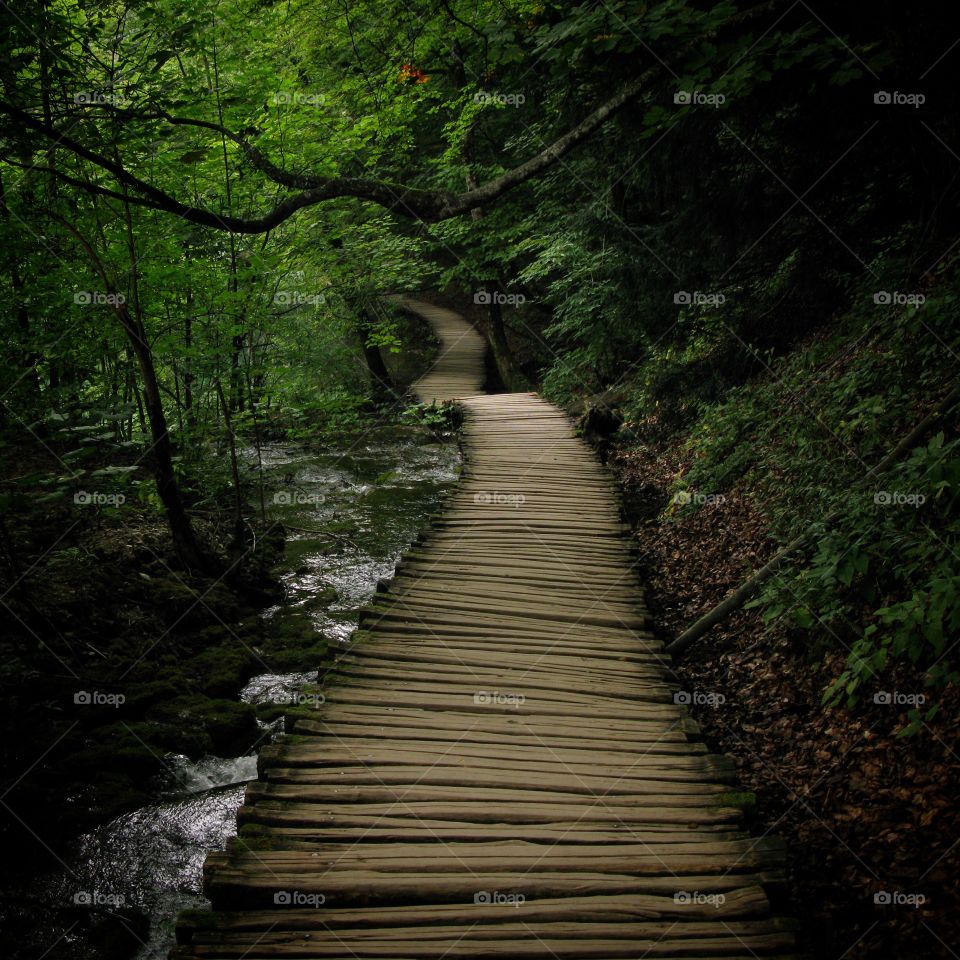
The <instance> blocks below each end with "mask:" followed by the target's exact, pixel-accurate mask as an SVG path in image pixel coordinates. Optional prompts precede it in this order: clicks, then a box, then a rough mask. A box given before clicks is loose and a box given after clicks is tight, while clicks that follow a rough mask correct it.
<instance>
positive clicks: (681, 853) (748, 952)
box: [175, 302, 794, 960]
mask: <svg viewBox="0 0 960 960" xmlns="http://www.w3.org/2000/svg"><path fill="white" fill-rule="evenodd" d="M408 306H409V307H410V308H411V309H414V310H416V311H417V312H419V313H421V314H422V315H423V316H425V317H426V318H427V319H428V320H429V321H430V322H431V323H432V324H433V326H434V328H435V329H436V331H437V333H438V336H439V337H440V339H441V342H442V349H441V353H440V356H439V359H438V360H437V363H436V365H435V367H434V369H433V370H432V371H431V372H430V373H428V374H427V376H425V377H424V378H423V379H422V380H421V381H420V382H419V383H418V384H417V386H416V390H417V393H418V394H419V395H420V397H421V398H422V399H423V400H425V401H430V400H434V399H436V400H450V399H454V398H457V399H458V400H459V402H460V403H461V404H462V405H463V407H464V409H465V415H466V425H465V429H464V442H465V453H466V471H465V475H464V477H463V478H462V479H461V481H460V484H459V486H458V487H457V489H456V492H455V493H454V495H453V496H452V497H451V498H450V499H449V500H448V502H447V504H446V508H445V510H444V511H443V513H442V515H441V517H440V519H438V520H436V521H435V522H434V523H433V526H432V529H431V531H430V532H429V535H427V536H425V537H421V538H420V540H418V542H417V544H415V546H414V548H413V549H412V550H411V551H410V552H409V553H408V554H407V555H406V556H405V558H404V560H403V562H402V563H401V565H400V566H399V568H398V570H397V574H396V577H395V578H394V580H392V581H391V583H390V584H389V587H388V589H387V590H386V591H384V592H381V593H380V594H378V597H377V600H376V602H375V603H374V604H373V605H372V606H371V607H370V608H369V609H368V611H367V612H366V614H365V616H364V620H363V624H362V626H363V629H362V630H361V631H359V632H358V634H357V641H358V642H356V643H355V644H354V645H353V646H352V647H351V648H350V650H349V651H348V652H347V653H346V654H345V655H344V656H343V657H342V658H341V659H340V660H339V661H338V664H337V667H336V671H335V673H334V675H332V676H331V677H330V678H329V682H328V684H327V686H326V687H325V688H324V690H325V694H326V703H325V705H324V706H323V707H321V708H320V710H319V711H318V712H317V716H316V719H310V720H304V719H301V720H299V721H298V722H297V724H296V728H295V734H296V736H294V737H290V738H288V740H287V741H285V742H284V743H283V744H282V745H279V746H275V747H269V748H267V749H265V750H263V751H262V752H261V755H260V780H259V781H258V782H256V783H253V784H251V785H250V787H249V788H248V790H247V797H246V802H245V805H244V806H243V808H242V809H241V811H240V814H239V821H240V824H241V838H240V839H239V840H237V841H235V842H234V843H233V844H231V846H230V848H229V849H228V850H227V851H226V852H225V853H214V854H210V855H209V857H208V859H207V863H206V867H205V880H206V890H207V895H208V896H209V897H210V899H211V900H212V902H213V910H214V912H213V913H210V914H203V915H191V916H186V917H184V919H183V921H182V922H181V925H180V927H179V929H178V939H179V943H180V946H179V947H178V948H177V950H176V951H175V956H177V957H180V958H187V957H191V958H199V957H209V958H224V960H226V958H230V960H241V958H250V960H253V958H268V957H269V958H281V957H283V958H287V957H326V958H337V960H349V958H354V960H356V958H363V960H368V958H383V960H388V958H389V960H401V958H435V960H443V958H449V960H454V958H527V957H537V958H571V960H572V958H596V960H601V958H610V960H612V958H641V957H648V958H654V957H657V958H663V957H683V958H687V960H694V958H707V957H726V958H743V960H748V958H757V957H771V956H776V957H786V956H790V955H792V951H793V949H794V936H793V932H792V927H791V925H790V924H789V923H788V922H787V921H784V920H781V919H779V918H776V917H773V916H771V911H770V906H769V902H768V899H767V893H766V890H767V889H768V888H769V887H770V885H776V884H780V883H781V882H782V869H783V848H782V846H781V845H780V844H779V843H777V842H776V841H773V840H771V839H760V840H757V839H751V838H750V837H749V836H747V835H746V834H745V833H743V832H742V831H741V828H740V811H739V810H738V809H737V808H736V807H735V806H732V805H731V800H732V799H733V797H732V794H731V786H730V784H731V782H732V780H733V770H732V768H731V765H730V763H729V762H728V761H727V760H725V758H723V757H718V756H715V755H712V754H709V753H708V752H707V751H706V748H705V747H704V746H703V744H701V743H700V742H699V741H698V740H697V739H696V733H697V729H696V726H695V724H694V723H693V722H692V721H691V720H690V719H689V718H688V716H687V711H686V708H685V707H683V706H678V705H677V704H675V703H674V698H673V692H674V690H675V689H676V688H675V686H673V685H672V684H671V682H670V680H669V679H668V664H667V662H666V658H665V657H664V655H663V654H662V652H661V644H660V643H659V642H658V641H656V640H655V639H654V638H653V637H652V635H651V634H650V633H649V632H648V631H647V630H646V628H645V624H646V621H647V617H646V611H645V610H644V608H643V604H642V601H641V600H640V599H639V598H640V596H641V593H640V589H639V585H638V582H637V579H636V575H635V572H634V569H633V560H632V556H631V548H630V540H629V539H628V537H627V536H626V533H627V530H626V528H625V527H624V525H623V524H621V523H620V522H619V518H618V507H617V497H616V493H615V490H614V487H613V484H612V482H611V480H610V478H609V477H608V475H607V474H606V472H605V471H604V469H603V468H602V467H601V466H600V465H599V464H598V462H597V461H596V459H595V458H594V457H593V455H592V454H591V452H590V450H589V449H588V448H587V447H586V446H585V445H584V444H583V443H582V442H581V441H580V440H579V439H578V438H577V437H576V436H575V434H574V431H573V429H572V427H571V424H570V422H569V421H568V420H567V418H566V417H565V416H564V415H563V413H561V411H559V410H558V409H557V408H556V407H553V406H551V405H550V404H548V403H546V402H544V401H543V400H541V399H540V398H538V397H537V396H536V395H535V394H528V393H523V394H506V395H499V396H485V395H481V394H479V392H478V391H479V390H480V389H481V384H482V379H483V355H484V343H483V340H482V339H481V337H480V336H479V335H478V334H477V333H476V332H475V331H474V330H473V329H472V328H471V327H470V326H469V325H468V324H467V323H466V322H465V321H464V320H463V319H462V318H460V317H459V316H458V315H457V314H455V313H452V312H451V311H447V310H441V309H439V308H436V307H431V306H428V305H426V304H420V303H415V302H408Z"/></svg>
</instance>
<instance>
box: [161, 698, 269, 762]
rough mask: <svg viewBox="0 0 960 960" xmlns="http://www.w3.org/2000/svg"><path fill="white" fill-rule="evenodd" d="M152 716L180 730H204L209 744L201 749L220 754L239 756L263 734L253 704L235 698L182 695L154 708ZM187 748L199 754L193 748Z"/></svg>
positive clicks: (192, 753)
mask: <svg viewBox="0 0 960 960" xmlns="http://www.w3.org/2000/svg"><path fill="white" fill-rule="evenodd" d="M151 719H154V720H157V721H160V722H162V723H164V724H166V725H169V726H172V727H175V728H176V729H178V730H198V731H202V732H203V734H204V735H205V739H206V740H207V741H208V745H207V747H206V749H205V750H203V751H201V753H204V752H209V753H215V754H217V755H218V756H225V757H230V756H239V755H240V754H242V753H245V752H246V751H247V750H249V749H250V747H251V746H252V745H253V744H254V743H255V742H256V741H257V739H258V737H259V735H260V728H259V727H258V726H257V720H256V712H255V711H254V709H253V707H252V706H251V705H250V704H249V703H237V702H236V701H233V700H222V699H217V700H211V699H208V698H207V697H203V696H193V697H179V698H178V699H176V700H174V701H172V702H170V703H168V704H163V705H161V706H158V707H157V708H155V709H154V710H153V711H152V712H151ZM184 752H188V753H189V754H190V755H191V756H198V755H200V754H198V753H197V752H195V751H194V750H191V751H184Z"/></svg>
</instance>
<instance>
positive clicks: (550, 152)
mask: <svg viewBox="0 0 960 960" xmlns="http://www.w3.org/2000/svg"><path fill="white" fill-rule="evenodd" d="M780 2H782V0H767V2H764V3H761V4H758V5H757V6H755V7H751V8H749V9H747V10H745V11H742V12H741V13H739V14H736V15H735V16H733V17H731V18H730V19H729V20H727V21H726V22H725V23H724V24H723V25H722V26H723V27H729V26H731V25H733V24H735V23H740V22H742V21H744V20H747V19H752V18H754V17H756V16H758V15H760V14H762V13H764V12H766V11H768V10H770V9H772V8H773V7H775V6H777V5H778V3H780ZM713 33H716V31H713ZM713 33H712V34H710V35H713ZM706 36H707V35H706V34H704V35H701V36H698V37H697V38H695V40H693V41H690V42H688V43H686V44H683V45H681V46H680V48H679V49H678V50H677V51H675V53H674V54H673V57H671V58H669V59H676V57H678V56H679V55H680V54H682V53H684V52H687V51H688V50H689V49H691V48H693V47H694V46H696V45H697V44H699V43H701V42H702V41H703V40H704V39H705V37H706ZM668 62H669V61H668V58H664V59H662V60H660V61H659V62H658V63H656V64H654V65H653V66H652V67H649V68H648V69H647V70H645V71H644V72H643V73H642V74H640V76H638V77H636V78H635V79H633V80H631V81H629V82H628V83H626V84H625V85H624V86H623V87H621V88H620V90H619V91H618V92H617V93H615V94H614V95H613V96H612V97H610V98H609V99H608V100H606V101H605V102H604V103H602V104H601V105H600V106H599V107H597V108H596V109H595V110H593V111H592V112H591V113H590V114H589V115H588V116H586V117H585V118H584V119H583V120H581V121H580V123H578V124H577V125H576V126H574V127H573V128H572V129H571V130H569V131H567V133H565V134H564V135H563V136H561V137H559V138H557V139H556V140H554V141H553V143H551V144H549V145H548V146H546V147H545V148H544V149H543V150H541V151H540V152H539V153H538V154H536V155H535V156H533V157H531V158H530V159H529V160H526V161H525V162H524V163H521V164H520V165H519V166H517V167H514V168H513V169H512V170H508V171H506V172H505V173H503V174H501V175H500V176H499V177H496V178H494V179H493V180H489V181H487V182H486V183H484V184H481V185H480V186H477V187H473V188H471V189H468V190H466V191H464V192H462V193H452V192H447V191H442V190H423V189H420V188H416V187H408V186H404V185H401V184H395V183H390V182H389V181H386V180H375V179H372V178H364V177H317V176H310V175H307V174H293V173H290V172H288V171H286V170H283V169H282V168H280V167H277V166H276V165H275V164H273V163H272V162H271V161H270V160H269V158H267V157H266V156H265V155H264V154H263V153H262V152H261V151H259V150H257V148H256V147H254V146H253V145H252V144H250V143H248V142H247V141H246V140H245V139H244V138H243V137H241V136H240V135H239V134H235V133H233V132H231V131H229V130H227V129H226V128H224V127H222V126H221V125H220V124H216V123H212V122H210V121H207V120H193V119H190V118H184V117H174V116H171V115H169V114H167V113H165V112H163V111H158V112H157V114H156V116H158V117H160V118H162V119H164V120H165V121H166V122H168V123H170V124H172V125H179V126H194V127H199V128H201V129H207V130H210V131H212V132H216V133H218V134H222V135H224V136H226V137H228V138H229V139H230V140H231V141H232V142H234V143H236V144H237V145H238V146H239V147H240V148H241V149H242V150H243V151H244V153H245V154H246V156H247V158H248V159H249V160H250V163H251V164H252V165H253V166H254V167H255V168H256V169H257V170H259V171H260V172H261V173H263V174H264V176H266V177H268V178H269V179H270V180H272V181H273V182H275V183H277V184H279V185H281V186H285V187H290V188H292V189H296V190H299V192H298V193H296V194H294V195H293V196H290V197H287V198H286V199H284V200H281V201H279V202H278V203H277V204H276V205H275V206H274V207H273V208H272V209H271V210H270V211H269V212H267V213H266V214H264V215H263V216H262V217H257V218H254V219H252V220H246V219H242V218H240V217H234V216H230V215H224V214H218V213H215V212H213V211H210V210H206V209H203V208H201V207H191V206H187V205H186V204H183V203H180V201H178V200H177V199H176V198H175V197H173V196H171V195H170V194H168V193H166V192H165V191H163V190H160V189H158V188H157V187H155V186H153V185H152V184H149V183H147V182H146V181H144V180H141V179H140V178H139V177H137V176H136V175H135V174H133V173H131V172H130V171H129V170H127V169H126V168H125V167H124V166H123V165H122V164H120V163H117V162H115V161H113V160H111V159H110V158H108V157H105V156H103V155H102V154H100V153H97V152H96V151H94V150H91V149H89V148H88V147H85V146H84V145H83V144H81V143H79V142H78V141H77V140H74V139H73V138H72V137H70V136H69V135H68V134H67V133H65V132H62V131H59V130H57V129H56V128H55V127H53V126H51V125H49V124H47V123H45V122H43V121H42V120H39V119H38V118H36V117H34V116H33V115H32V114H30V113H28V112H27V111H25V110H22V109H21V108H20V107H17V106H15V105H14V104H11V103H8V102H5V101H0V113H5V114H6V115H7V116H9V117H11V118H12V119H13V120H14V121H16V122H17V123H19V124H21V125H22V126H24V127H26V128H27V129H30V130H33V131H35V132H37V133H39V134H41V135H42V136H43V137H45V138H46V139H47V140H49V141H50V142H51V144H52V145H53V146H54V147H62V148H64V149H67V150H70V151H71V152H72V153H74V154H75V155H76V156H78V157H81V158H83V159H84V160H87V161H89V162H90V163H92V164H94V165H95V166H97V167H99V168H100V169H101V170H104V171H106V172H107V173H109V174H111V175H112V176H113V177H115V178H116V179H117V181H118V182H119V183H121V184H123V185H124V186H126V187H128V188H129V189H130V190H132V191H134V193H135V194H136V196H130V197H129V198H125V199H127V200H128V202H130V203H133V204H136V205H138V206H141V207H148V208H150V209H154V210H163V211H166V212H167V213H172V214H174V215H175V216H178V217H180V218H181V219H183V220H187V221H189V222H190V223H196V224H198V225H200V226H204V227H213V228H215V229H218V230H227V231H230V232H233V233H248V234H258V233H266V232H268V231H270V230H272V229H274V228H275V227H277V226H279V225H280V224H281V223H283V222H284V221H285V220H288V219H289V218H290V217H292V216H293V215H294V214H295V213H297V212H298V211H299V210H302V209H303V208H304V207H311V206H314V205H316V204H319V203H324V202H325V201H328V200H335V199H338V198H342V197H353V198H356V199H359V200H369V201H371V202H373V203H376V204H378V205H379V206H381V207H383V208H384V209H386V210H389V211H390V212H392V213H397V214H401V215H403V216H406V217H411V218H413V219H415V220H422V221H424V222H426V223H435V222H438V221H440V220H448V219H450V218H452V217H457V216H460V215H461V214H464V213H469V212H470V211H471V210H475V209H477V208H478V207H482V206H485V205H488V204H490V203H492V202H493V201H495V200H498V199H499V198H500V197H502V196H503V195H504V194H506V193H508V192H509V191H510V190H513V189H514V188H515V187H517V186H519V185H520V184H522V183H525V182H526V181H527V180H530V179H532V178H533V177H535V176H537V175H538V174H540V173H542V172H543V171H544V170H546V169H548V168H549V167H551V166H553V165H554V164H555V163H557V162H558V161H559V160H561V159H563V157H565V156H566V155H567V154H568V153H570V151H571V150H573V149H574V148H575V147H576V146H578V145H579V144H581V143H583V142H584V141H585V140H587V139H588V138H589V137H590V136H592V135H593V134H594V133H595V132H596V131H597V130H598V129H600V127H602V126H603V125H604V124H605V123H607V121H609V120H610V119H611V118H612V117H613V116H614V115H615V114H617V113H618V112H619V111H620V110H622V109H623V108H624V106H626V104H628V103H629V102H630V101H631V100H632V99H633V98H634V97H636V96H637V95H638V94H640V93H641V92H642V91H643V89H644V88H645V87H646V86H647V85H648V84H649V83H650V81H651V80H653V79H654V78H655V77H656V75H657V74H658V73H659V72H660V71H661V69H662V68H663V66H664V65H665V64H666V63H668ZM148 116H149V115H148ZM47 169H48V172H51V173H53V174H54V175H55V176H57V177H59V178H60V179H61V180H64V181H65V182H67V183H69V184H70V185H71V186H75V187H80V188H82V189H84V190H87V191H89V192H91V193H96V194H98V195H100V196H108V197H116V196H117V194H115V193H113V192H112V191H110V190H108V189H107V188H104V187H99V186H96V185H94V184H86V183H84V182H83V181H80V180H77V179H75V178H72V177H70V176H69V175H66V174H63V173H61V172H60V171H59V170H52V169H50V168H47Z"/></svg>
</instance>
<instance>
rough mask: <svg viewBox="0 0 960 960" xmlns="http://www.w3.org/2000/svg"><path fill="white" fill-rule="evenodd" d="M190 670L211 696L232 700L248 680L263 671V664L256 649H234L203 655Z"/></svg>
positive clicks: (199, 685)
mask: <svg viewBox="0 0 960 960" xmlns="http://www.w3.org/2000/svg"><path fill="white" fill-rule="evenodd" d="M187 669H188V670H189V672H190V673H191V675H192V676H193V677H194V679H195V680H196V682H197V686H198V688H199V689H200V690H201V691H202V692H203V693H205V694H206V695H207V696H208V697H215V698H224V699H229V698H231V697H236V695H237V693H238V692H239V691H240V690H241V689H242V688H243V686H244V684H245V683H246V682H247V680H249V679H250V677H252V676H253V675H254V674H255V673H257V672H258V671H259V670H260V669H261V663H260V659H259V658H258V657H257V655H256V654H255V653H254V652H253V650H251V649H249V648H246V647H237V646H234V647H233V648H230V649H216V650H208V651H207V652H206V653H201V654H200V655H199V656H196V657H194V658H193V660H192V661H191V662H190V663H189V664H188V666H187Z"/></svg>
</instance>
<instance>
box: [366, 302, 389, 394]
mask: <svg viewBox="0 0 960 960" xmlns="http://www.w3.org/2000/svg"><path fill="white" fill-rule="evenodd" d="M359 315H360V343H361V347H362V349H363V358H364V360H366V363H367V372H368V373H369V375H370V391H371V395H372V396H373V399H374V401H375V402H377V403H383V402H384V401H386V400H391V399H393V398H394V397H396V395H397V394H396V390H395V389H394V386H393V379H392V378H391V376H390V371H389V370H388V369H387V365H386V364H385V363H384V362H383V354H381V353H380V348H379V347H378V346H375V345H374V344H371V343H370V342H369V339H370V331H371V330H372V329H373V324H374V321H373V317H371V316H370V313H369V312H368V311H367V308H366V307H361V308H360V311H359Z"/></svg>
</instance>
